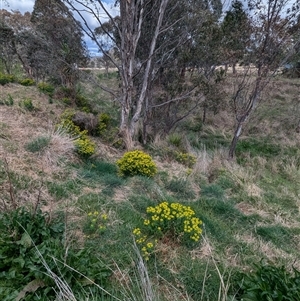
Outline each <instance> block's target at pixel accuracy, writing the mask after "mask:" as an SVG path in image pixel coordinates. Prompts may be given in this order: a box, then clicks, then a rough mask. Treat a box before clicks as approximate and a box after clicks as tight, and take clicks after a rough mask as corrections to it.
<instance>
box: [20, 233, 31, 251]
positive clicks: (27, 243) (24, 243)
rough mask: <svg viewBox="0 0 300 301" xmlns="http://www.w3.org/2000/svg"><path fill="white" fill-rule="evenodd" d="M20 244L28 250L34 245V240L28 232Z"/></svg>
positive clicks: (24, 234)
mask: <svg viewBox="0 0 300 301" xmlns="http://www.w3.org/2000/svg"><path fill="white" fill-rule="evenodd" d="M18 243H19V244H20V245H22V246H24V247H26V248H30V247H31V245H32V240H31V237H30V236H29V234H28V233H27V232H24V233H23V235H22V237H21V239H20V240H19V241H18Z"/></svg>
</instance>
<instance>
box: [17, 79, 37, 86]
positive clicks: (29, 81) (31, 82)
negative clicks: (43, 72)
mask: <svg viewBox="0 0 300 301" xmlns="http://www.w3.org/2000/svg"><path fill="white" fill-rule="evenodd" d="M19 84H21V85H22V86H27V87H28V86H34V85H35V81H34V80H33V79H31V78H24V79H21V80H20V81H19Z"/></svg>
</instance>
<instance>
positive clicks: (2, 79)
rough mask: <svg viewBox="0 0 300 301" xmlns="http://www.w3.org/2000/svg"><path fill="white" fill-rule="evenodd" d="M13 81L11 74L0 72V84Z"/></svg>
mask: <svg viewBox="0 0 300 301" xmlns="http://www.w3.org/2000/svg"><path fill="white" fill-rule="evenodd" d="M14 81H15V78H14V76H13V75H10V74H4V73H0V85H2V86H4V85H5V84H8V83H12V82H14Z"/></svg>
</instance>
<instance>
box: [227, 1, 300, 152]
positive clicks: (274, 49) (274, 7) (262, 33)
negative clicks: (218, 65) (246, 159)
mask: <svg viewBox="0 0 300 301" xmlns="http://www.w3.org/2000/svg"><path fill="white" fill-rule="evenodd" d="M248 6H249V10H250V13H249V14H248V16H249V20H250V22H251V41H252V43H251V44H250V45H249V46H248V60H249V61H250V62H253V63H255V66H256V68H255V69H254V70H253V69H251V68H250V66H249V68H245V69H244V71H243V73H241V74H239V76H238V77H235V78H234V80H235V82H234V85H235V89H234V91H233V94H232V107H233V112H234V114H235V119H236V125H235V130H234V135H233V139H232V142H231V145H230V149H229V158H233V157H234V154H235V149H236V145H237V142H238V140H239V137H240V135H241V133H242V129H243V125H244V124H245V122H247V120H248V118H249V116H250V115H251V114H253V113H254V111H255V109H256V107H257V106H258V105H259V103H260V102H261V101H263V100H264V99H262V93H263V91H264V89H265V87H266V86H267V85H268V84H269V82H270V80H271V79H272V78H273V76H274V74H275V73H276V70H277V69H278V68H279V67H280V66H283V65H284V64H285V63H286V62H287V60H288V58H289V57H290V56H291V54H292V49H289V47H286V45H287V44H289V42H290V40H291V37H292V36H291V32H290V30H289V28H290V27H291V26H292V24H295V22H296V20H297V17H298V16H299V5H298V1H297V0H295V1H286V0H265V1H261V0H251V1H249V3H248ZM250 16H251V17H250ZM283 17H284V18H283Z"/></svg>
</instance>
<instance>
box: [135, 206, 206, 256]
mask: <svg viewBox="0 0 300 301" xmlns="http://www.w3.org/2000/svg"><path fill="white" fill-rule="evenodd" d="M146 213H147V216H146V218H145V219H144V221H143V228H142V229H141V228H135V229H134V230H133V235H134V236H135V239H136V242H137V244H138V245H139V246H140V249H141V251H142V254H143V256H144V257H145V259H146V260H148V259H149V256H150V255H151V253H152V252H153V250H154V247H155V244H156V242H157V239H160V238H162V237H164V236H168V237H169V238H170V239H172V240H176V241H178V242H181V243H184V244H190V243H196V242H198V241H199V240H200V237H201V233H202V228H201V225H202V221H201V220H200V219H199V218H198V217H196V214H195V211H194V210H193V209H192V208H191V207H190V206H185V205H182V204H180V203H168V202H162V203H160V204H158V205H157V206H154V207H152V206H150V207H148V208H147V209H146Z"/></svg>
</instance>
